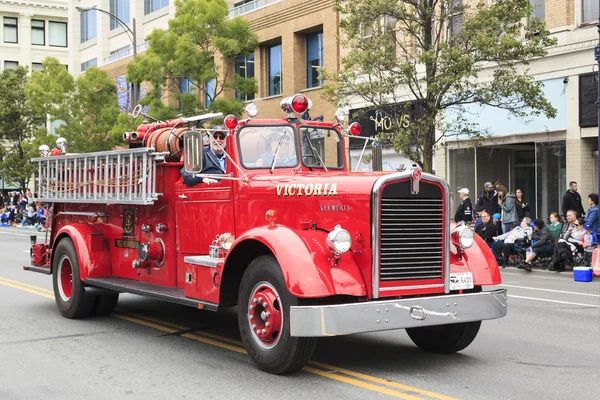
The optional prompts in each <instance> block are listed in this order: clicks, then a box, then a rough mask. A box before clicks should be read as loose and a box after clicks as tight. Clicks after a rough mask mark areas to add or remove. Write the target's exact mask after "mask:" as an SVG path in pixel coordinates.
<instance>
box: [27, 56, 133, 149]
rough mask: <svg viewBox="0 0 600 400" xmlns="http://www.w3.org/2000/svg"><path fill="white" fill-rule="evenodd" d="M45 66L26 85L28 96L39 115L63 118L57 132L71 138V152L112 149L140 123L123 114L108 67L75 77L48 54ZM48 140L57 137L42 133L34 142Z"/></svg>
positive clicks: (56, 119) (57, 118)
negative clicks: (124, 134)
mask: <svg viewBox="0 0 600 400" xmlns="http://www.w3.org/2000/svg"><path fill="white" fill-rule="evenodd" d="M43 66H44V69H43V71H34V72H33V73H32V75H31V78H30V79H29V81H28V83H27V85H26V87H25V93H26V95H27V100H28V102H29V104H31V107H33V109H34V110H35V111H36V112H37V113H38V114H39V115H45V114H48V115H50V116H51V119H52V121H61V125H60V126H59V127H58V128H56V134H57V135H59V136H62V137H64V138H65V139H67V140H68V141H69V150H68V151H69V152H91V151H102V150H110V149H112V148H113V147H114V146H116V145H118V144H121V143H122V135H123V132H124V130H125V129H127V130H132V129H134V128H135V126H137V124H139V122H140V121H139V120H137V121H136V120H133V119H132V118H129V117H126V118H125V117H123V116H120V115H121V113H120V110H119V104H118V101H117V87H116V84H115V81H114V79H112V78H111V77H109V76H108V74H107V73H106V72H105V71H102V70H100V69H98V68H95V67H92V68H88V69H87V70H86V71H85V74H82V75H80V76H79V77H78V78H77V79H74V78H73V76H72V75H71V74H70V73H69V72H68V71H67V70H66V69H65V67H64V66H63V65H61V64H60V63H59V62H58V60H57V59H55V58H52V57H48V58H46V60H44V62H43ZM116 127H118V128H119V129H116ZM45 140H50V141H49V142H45V144H47V145H49V146H50V147H52V146H53V145H54V143H53V141H54V140H56V138H55V137H54V138H53V137H52V136H47V135H46V136H44V135H43V133H39V134H38V135H37V138H36V141H35V142H36V143H40V144H41V142H44V141H45Z"/></svg>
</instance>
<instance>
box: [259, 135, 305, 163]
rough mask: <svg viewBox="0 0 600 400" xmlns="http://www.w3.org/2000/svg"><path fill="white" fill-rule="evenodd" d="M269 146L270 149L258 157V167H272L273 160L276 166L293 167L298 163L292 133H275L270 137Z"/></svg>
mask: <svg viewBox="0 0 600 400" xmlns="http://www.w3.org/2000/svg"><path fill="white" fill-rule="evenodd" d="M267 146H269V149H270V151H267V152H266V153H263V154H261V155H260V156H259V157H258V160H257V161H256V166H257V167H263V166H267V167H271V165H272V164H273V160H275V166H276V167H292V166H294V165H296V164H297V160H296V155H295V150H294V143H293V140H292V137H291V136H290V135H285V134H281V133H275V134H273V135H271V136H270V137H269V139H268V143H267Z"/></svg>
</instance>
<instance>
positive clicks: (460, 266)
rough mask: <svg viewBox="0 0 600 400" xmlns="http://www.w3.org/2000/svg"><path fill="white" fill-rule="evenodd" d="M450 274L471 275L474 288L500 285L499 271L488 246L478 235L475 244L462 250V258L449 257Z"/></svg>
mask: <svg viewBox="0 0 600 400" xmlns="http://www.w3.org/2000/svg"><path fill="white" fill-rule="evenodd" d="M450 270H451V272H468V271H470V272H471V273H472V274H473V283H474V284H475V286H487V285H499V284H501V283H502V277H501V276H500V270H499V268H498V263H497V262H496V258H495V257H494V254H493V253H492V250H491V249H490V246H488V244H487V243H486V242H485V241H484V240H483V239H482V238H481V237H479V235H475V242H474V243H473V245H472V246H471V247H469V248H468V249H465V250H464V254H463V256H462V258H460V259H457V258H456V257H455V256H454V255H452V256H451V257H450Z"/></svg>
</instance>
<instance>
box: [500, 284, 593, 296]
mask: <svg viewBox="0 0 600 400" xmlns="http://www.w3.org/2000/svg"><path fill="white" fill-rule="evenodd" d="M500 286H505V287H509V288H516V289H529V290H541V291H543V292H553V293H564V294H576V295H578V296H590V297H598V298H600V294H589V293H579V292H567V291H565V290H555V289H542V288H535V287H530V286H517V285H506V284H504V283H501V284H500Z"/></svg>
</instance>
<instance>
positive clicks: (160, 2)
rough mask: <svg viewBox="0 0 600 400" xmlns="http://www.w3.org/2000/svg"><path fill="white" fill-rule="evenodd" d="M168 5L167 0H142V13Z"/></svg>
mask: <svg viewBox="0 0 600 400" xmlns="http://www.w3.org/2000/svg"><path fill="white" fill-rule="evenodd" d="M168 5H169V0H144V14H150V13H152V12H154V11H156V10H160V9H161V8H164V7H166V6H168Z"/></svg>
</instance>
